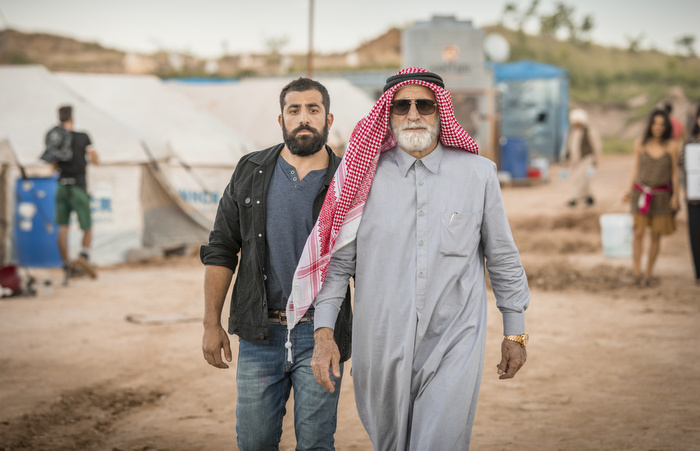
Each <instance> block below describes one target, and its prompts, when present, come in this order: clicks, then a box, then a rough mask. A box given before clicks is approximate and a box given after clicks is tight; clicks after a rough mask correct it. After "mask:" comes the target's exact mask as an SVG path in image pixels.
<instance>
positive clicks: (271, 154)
mask: <svg viewBox="0 0 700 451" xmlns="http://www.w3.org/2000/svg"><path fill="white" fill-rule="evenodd" d="M283 148H284V143H280V144H277V145H275V146H272V147H268V148H267V149H265V150H264V151H262V152H257V153H256V154H255V155H253V156H251V157H250V160H249V161H250V162H251V163H254V164H257V165H259V166H269V165H271V164H275V162H277V158H278V157H279V156H280V153H282V149H283ZM326 152H328V170H327V171H326V177H325V179H324V180H323V184H324V185H325V186H329V185H330V184H331V180H333V176H334V175H335V171H336V169H338V165H340V157H339V156H337V155H336V154H335V153H334V152H333V150H332V149H331V148H330V146H329V145H327V144H326Z"/></svg>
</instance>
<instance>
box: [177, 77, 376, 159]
mask: <svg viewBox="0 0 700 451" xmlns="http://www.w3.org/2000/svg"><path fill="white" fill-rule="evenodd" d="M291 80H292V78H246V79H243V80H241V81H240V82H237V83H211V84H207V83H194V84H193V83H182V82H178V81H171V82H167V83H166V86H167V87H169V88H170V89H172V90H174V91H177V92H181V93H184V94H185V95H187V96H188V97H189V98H190V99H191V100H192V102H194V104H195V105H197V106H198V107H200V108H201V109H203V110H206V111H208V112H210V113H212V114H213V115H214V116H216V117H218V118H219V119H220V120H221V121H222V122H223V123H225V124H227V125H228V126H230V127H231V128H233V129H235V130H238V131H239V132H241V133H243V134H244V135H245V136H246V137H247V138H248V139H249V140H251V141H252V142H253V144H254V145H255V147H256V149H264V148H267V147H269V146H272V145H275V144H278V143H280V142H282V130H280V126H279V124H278V122H277V117H278V116H279V114H280V104H279V95H280V91H282V88H284V86H285V85H286V84H287V83H289V82H290V81H291ZM318 81H319V82H321V83H322V84H323V85H324V86H325V87H326V89H328V94H329V96H330V99H331V108H330V111H331V113H333V116H334V122H333V126H332V127H331V130H330V133H329V136H328V143H329V145H330V146H331V147H332V148H333V150H334V151H336V152H337V153H339V154H342V153H343V152H344V151H345V147H346V146H347V142H348V140H349V139H350V135H351V134H352V130H353V129H354V128H355V125H356V124H357V122H358V121H359V120H360V119H362V118H363V117H365V116H366V115H367V114H368V113H369V112H370V110H371V109H372V106H373V105H374V101H373V100H372V99H371V98H370V97H369V96H368V95H367V94H366V93H365V92H364V91H362V90H361V89H360V88H358V87H356V86H354V85H353V84H352V83H350V82H349V81H347V80H345V79H343V78H319V79H318Z"/></svg>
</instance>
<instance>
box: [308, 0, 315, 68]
mask: <svg viewBox="0 0 700 451" xmlns="http://www.w3.org/2000/svg"><path fill="white" fill-rule="evenodd" d="M306 76H307V77H308V78H313V76H314V0H309V53H308V54H307V55H306Z"/></svg>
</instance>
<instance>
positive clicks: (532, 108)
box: [493, 60, 569, 161]
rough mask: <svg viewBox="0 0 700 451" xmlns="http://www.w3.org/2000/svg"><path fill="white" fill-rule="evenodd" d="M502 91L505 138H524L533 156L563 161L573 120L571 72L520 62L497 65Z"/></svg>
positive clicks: (502, 118)
mask: <svg viewBox="0 0 700 451" xmlns="http://www.w3.org/2000/svg"><path fill="white" fill-rule="evenodd" d="M493 74H494V81H495V83H496V87H497V88H498V89H499V90H500V91H501V93H502V97H501V136H503V137H506V138H522V139H525V140H526V142H527V147H528V151H529V157H530V158H531V159H532V158H533V157H543V158H546V159H548V160H549V161H556V160H557V159H558V158H559V151H560V149H561V147H562V144H563V141H564V136H565V134H566V130H567V128H568V120H569V79H568V75H567V72H566V71H565V70H564V69H562V68H560V67H557V66H553V65H551V64H545V63H540V62H537V61H527V60H524V61H516V62H512V63H500V64H495V65H494V66H493Z"/></svg>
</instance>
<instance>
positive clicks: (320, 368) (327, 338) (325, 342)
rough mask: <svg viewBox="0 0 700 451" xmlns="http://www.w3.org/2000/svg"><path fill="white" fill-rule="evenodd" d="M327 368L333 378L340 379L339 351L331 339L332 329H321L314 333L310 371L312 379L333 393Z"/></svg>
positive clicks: (332, 382) (333, 384)
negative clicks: (330, 370)
mask: <svg viewBox="0 0 700 451" xmlns="http://www.w3.org/2000/svg"><path fill="white" fill-rule="evenodd" d="M329 368H332V370H333V376H335V377H336V378H339V377H340V351H339V350H338V345H337V344H336V342H335V340H334V339H333V329H330V328H328V327H321V328H319V329H316V331H315V332H314V354H313V356H312V357H311V369H312V370H313V372H314V379H316V382H318V383H319V384H321V386H322V387H323V388H325V389H326V390H328V391H329V392H331V393H334V392H335V382H334V381H332V380H331V377H330V373H329V371H328V370H329Z"/></svg>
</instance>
